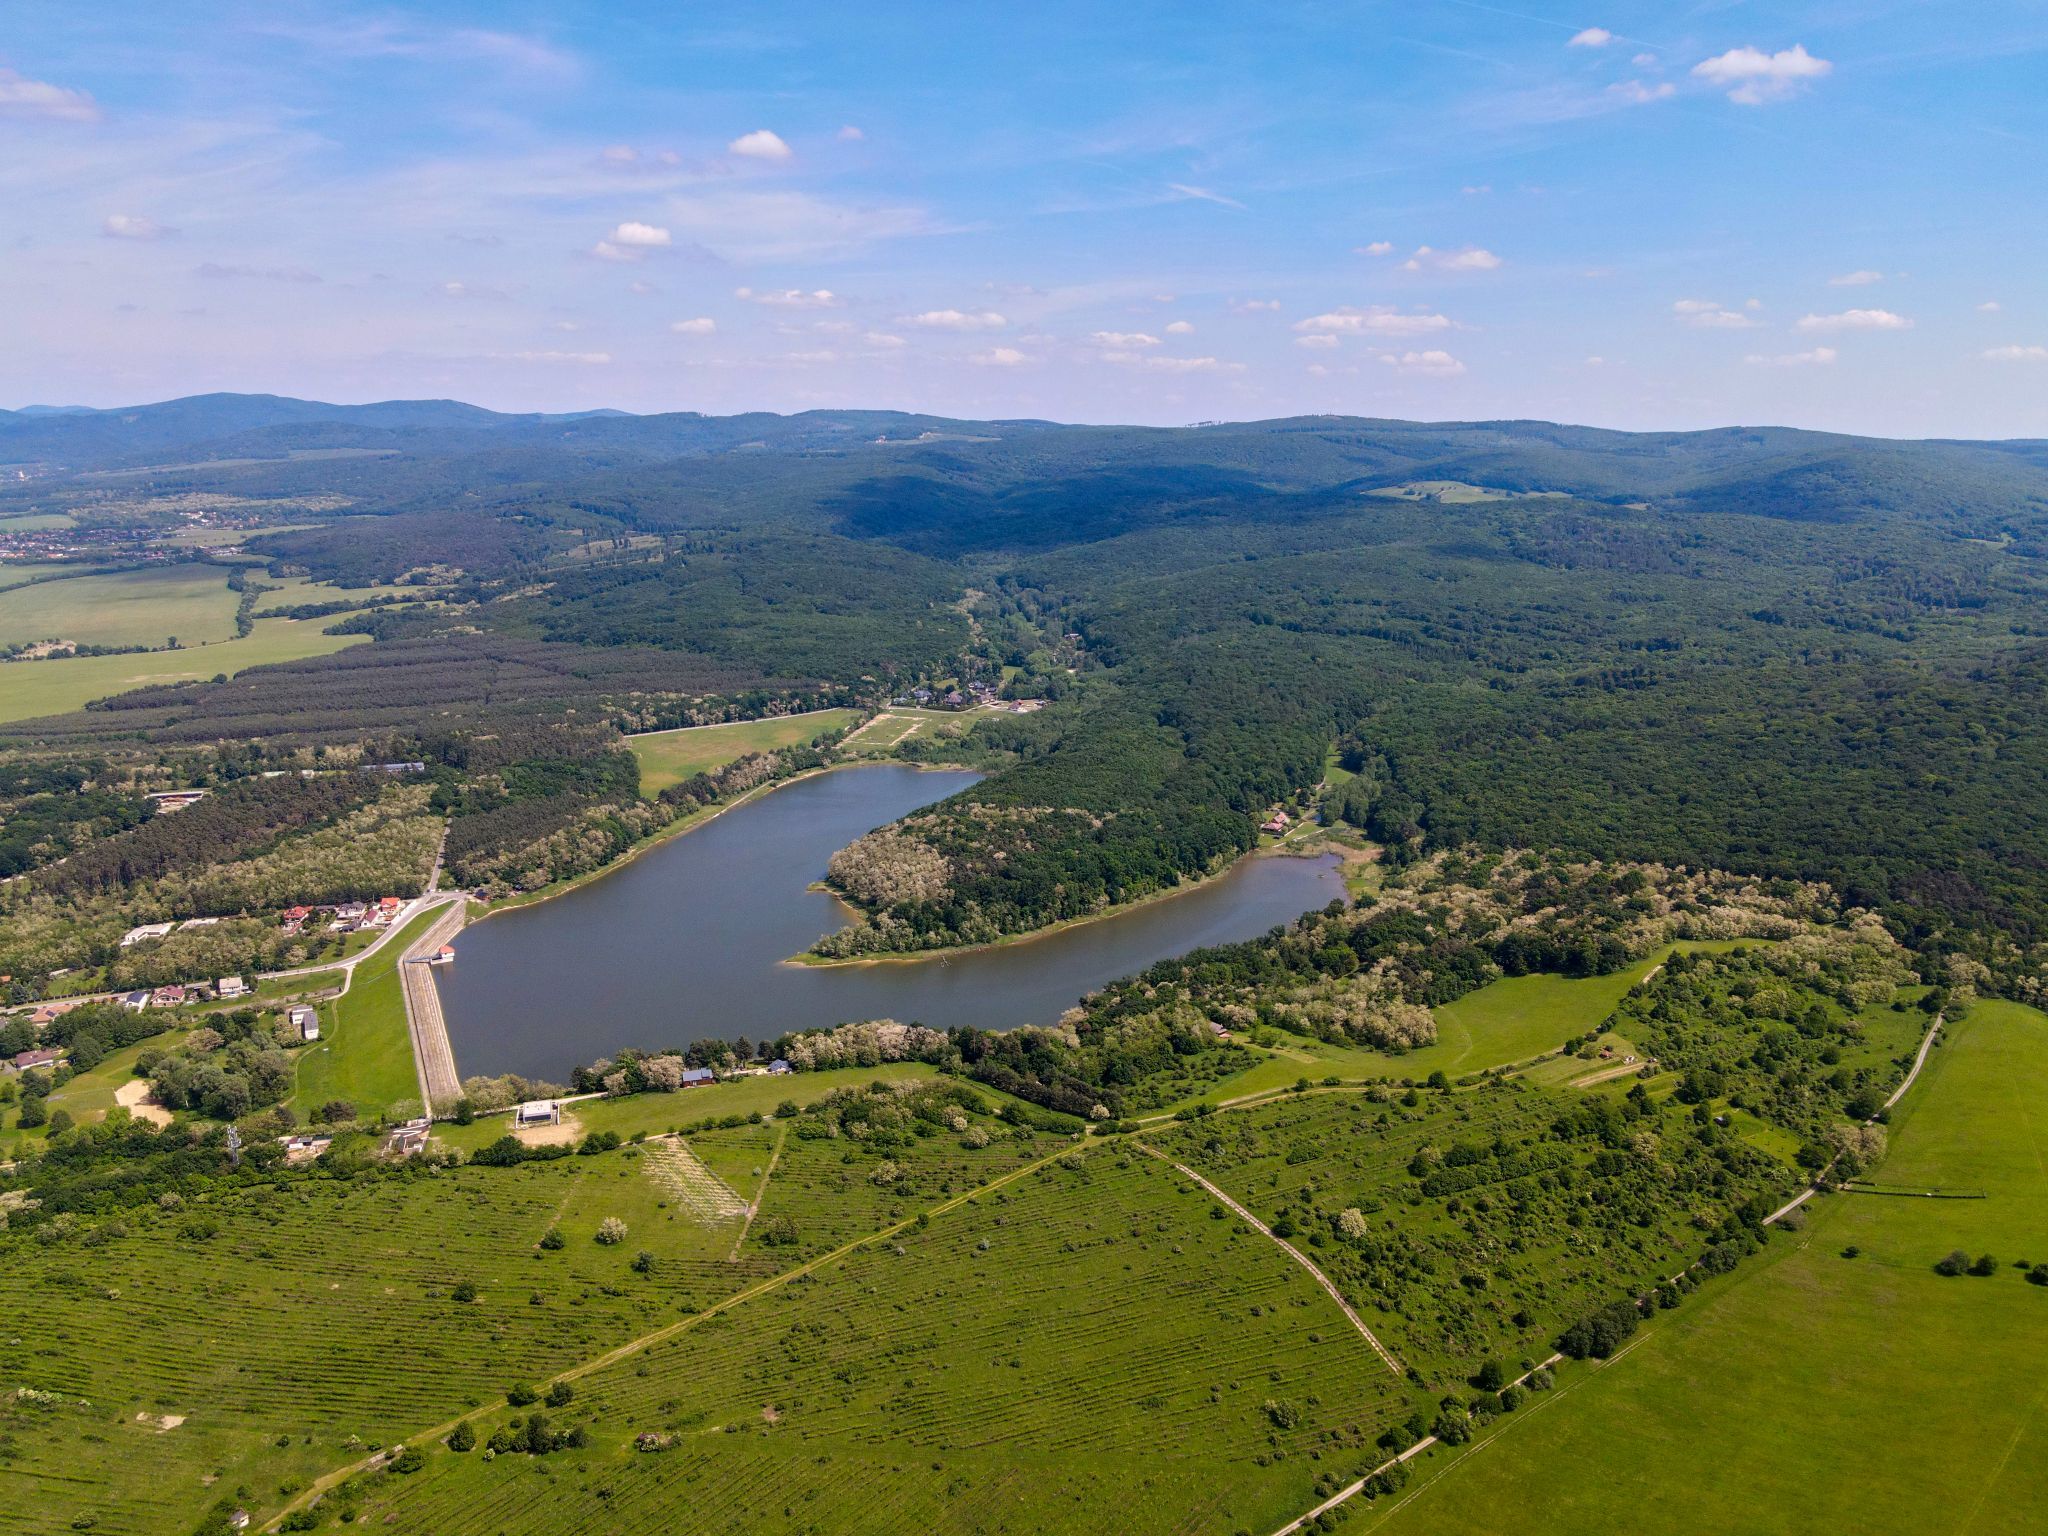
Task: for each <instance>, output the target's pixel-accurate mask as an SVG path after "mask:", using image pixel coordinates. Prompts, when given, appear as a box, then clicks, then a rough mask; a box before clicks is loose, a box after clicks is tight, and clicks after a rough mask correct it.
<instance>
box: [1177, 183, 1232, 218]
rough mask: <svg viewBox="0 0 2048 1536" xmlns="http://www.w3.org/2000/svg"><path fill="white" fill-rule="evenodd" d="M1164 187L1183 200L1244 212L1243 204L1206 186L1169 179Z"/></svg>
mask: <svg viewBox="0 0 2048 1536" xmlns="http://www.w3.org/2000/svg"><path fill="white" fill-rule="evenodd" d="M1166 189H1167V191H1169V192H1172V193H1174V194H1175V195H1176V196H1177V197H1179V198H1181V199H1182V200H1184V201H1192V202H1198V203H1214V204H1216V205H1217V206H1218V207H1219V208H1235V209H1236V210H1237V211H1238V212H1239V213H1242V212H1244V204H1243V203H1240V202H1239V201H1238V200H1237V199H1236V198H1234V197H1225V196H1224V195H1223V194H1222V193H1221V192H1212V191H1210V190H1209V189H1208V188H1207V187H1191V186H1189V185H1187V183H1185V182H1180V181H1169V182H1168V183H1167V184H1166Z"/></svg>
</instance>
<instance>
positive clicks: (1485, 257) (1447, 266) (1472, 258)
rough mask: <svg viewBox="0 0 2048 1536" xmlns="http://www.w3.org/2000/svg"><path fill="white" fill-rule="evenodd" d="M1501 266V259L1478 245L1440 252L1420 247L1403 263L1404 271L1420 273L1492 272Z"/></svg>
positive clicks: (1423, 246) (1425, 246) (1424, 246)
mask: <svg viewBox="0 0 2048 1536" xmlns="http://www.w3.org/2000/svg"><path fill="white" fill-rule="evenodd" d="M1500 264H1501V262H1500V258H1499V257H1498V256H1496V255H1494V254H1493V252H1491V251H1488V250H1482V249H1481V248H1480V247H1478V246H1476V245H1468V246H1466V247H1464V248H1463V249H1462V250H1456V251H1439V250H1435V249H1433V248H1432V247H1430V246H1427V245H1418V246H1417V247H1416V248H1415V254H1414V255H1413V256H1410V257H1409V258H1408V259H1407V260H1406V261H1404V262H1402V263H1401V266H1402V268H1403V269H1404V270H1406V271H1409V272H1420V271H1421V270H1422V269H1423V268H1424V267H1431V268H1434V269H1435V270H1436V271H1439V272H1491V271H1492V270H1493V269H1494V268H1496V267H1498V266H1499V265H1500Z"/></svg>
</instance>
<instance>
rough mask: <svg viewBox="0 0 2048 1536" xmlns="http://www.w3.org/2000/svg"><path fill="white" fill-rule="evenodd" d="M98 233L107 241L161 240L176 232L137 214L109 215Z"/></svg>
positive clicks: (167, 226)
mask: <svg viewBox="0 0 2048 1536" xmlns="http://www.w3.org/2000/svg"><path fill="white" fill-rule="evenodd" d="M100 233H101V234H103V235H105V236H106V237H107V238H108V239H109V240H162V239H163V238H165V237H166V236H168V235H175V234H176V233H177V231H176V230H175V229H172V228H171V227H170V226H169V225H166V224H159V223H157V221H156V220H155V219H151V218H145V217H144V216H143V215H141V214H139V213H110V214H108V215H107V218H106V222H105V223H104V224H102V225H100Z"/></svg>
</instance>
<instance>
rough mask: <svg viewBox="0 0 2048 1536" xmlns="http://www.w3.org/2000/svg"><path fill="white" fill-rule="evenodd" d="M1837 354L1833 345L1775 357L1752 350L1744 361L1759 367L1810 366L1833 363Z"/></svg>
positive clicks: (1780, 354)
mask: <svg viewBox="0 0 2048 1536" xmlns="http://www.w3.org/2000/svg"><path fill="white" fill-rule="evenodd" d="M1837 355H1838V354H1837V353H1836V351H1835V349H1834V348H1833V347H1815V348H1814V349H1813V350H1812V351H1811V352H1781V353H1779V354H1778V355H1777V356H1775V357H1766V356H1764V355H1763V354H1761V353H1757V352H1752V353H1750V355H1749V356H1748V357H1746V358H1744V359H1743V361H1744V362H1746V363H1750V364H1752V365H1754V366H1756V367H1758V368H1810V367H1813V366H1815V365H1826V364H1828V363H1832V362H1833V361H1834V360H1835V358H1836V356H1837Z"/></svg>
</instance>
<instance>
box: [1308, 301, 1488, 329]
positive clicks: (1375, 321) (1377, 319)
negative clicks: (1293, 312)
mask: <svg viewBox="0 0 2048 1536" xmlns="http://www.w3.org/2000/svg"><path fill="white" fill-rule="evenodd" d="M1294 328H1295V330H1297V331H1301V332H1304V333H1307V334H1311V335H1316V334H1321V335H1329V336H1423V335H1427V334H1429V333H1430V332H1432V331H1447V330H1449V329H1450V328H1451V322H1450V321H1449V320H1448V319H1446V318H1445V317H1444V316H1442V315H1438V314H1431V313H1429V312H1427V311H1423V310H1414V311H1407V310H1398V309H1395V308H1394V307H1393V306H1392V305H1391V304H1372V305H1368V306H1367V307H1366V308H1364V309H1358V308H1355V307H1354V306H1352V305H1348V304H1347V305H1344V306H1343V307H1342V308H1339V309H1333V310H1330V311H1329V312H1328V313H1326V314H1320V315H1310V316H1309V317H1308V318H1307V319H1306V320H1297V321H1296V322H1295V323H1294Z"/></svg>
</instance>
